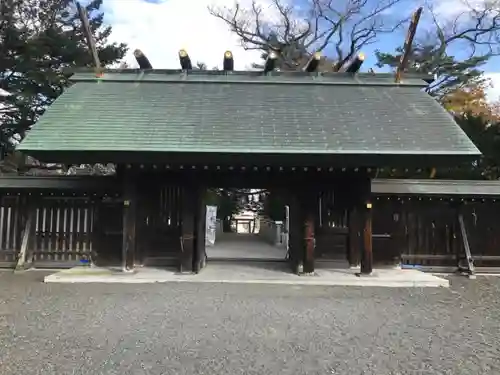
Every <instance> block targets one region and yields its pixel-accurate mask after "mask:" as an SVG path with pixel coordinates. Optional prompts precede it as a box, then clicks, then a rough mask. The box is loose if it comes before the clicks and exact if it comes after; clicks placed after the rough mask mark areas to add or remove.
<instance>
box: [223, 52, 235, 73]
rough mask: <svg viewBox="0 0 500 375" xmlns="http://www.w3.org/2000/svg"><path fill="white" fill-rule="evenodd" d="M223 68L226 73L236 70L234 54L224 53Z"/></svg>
mask: <svg viewBox="0 0 500 375" xmlns="http://www.w3.org/2000/svg"><path fill="white" fill-rule="evenodd" d="M222 67H223V69H224V71H226V72H232V71H233V70H234V59H233V53H232V52H231V51H226V52H225V53H224V61H223V63H222Z"/></svg>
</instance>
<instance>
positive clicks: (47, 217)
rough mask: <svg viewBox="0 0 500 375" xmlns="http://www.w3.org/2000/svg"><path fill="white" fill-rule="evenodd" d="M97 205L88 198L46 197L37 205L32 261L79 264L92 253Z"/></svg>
mask: <svg viewBox="0 0 500 375" xmlns="http://www.w3.org/2000/svg"><path fill="white" fill-rule="evenodd" d="M94 208H95V207H94V204H92V203H91V202H90V201H89V200H86V199H62V198H46V199H42V200H40V201H39V204H37V205H36V208H35V209H36V215H35V238H34V241H33V246H32V249H31V253H32V254H33V261H34V264H35V266H36V262H57V263H77V262H79V261H80V260H81V259H89V257H90V256H91V255H92V251H93V243H92V237H93V236H92V234H93V220H94Z"/></svg>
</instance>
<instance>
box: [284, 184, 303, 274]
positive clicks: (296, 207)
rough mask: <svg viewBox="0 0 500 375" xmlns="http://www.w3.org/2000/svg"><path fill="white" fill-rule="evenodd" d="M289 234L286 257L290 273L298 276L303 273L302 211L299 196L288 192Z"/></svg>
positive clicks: (293, 192)
mask: <svg viewBox="0 0 500 375" xmlns="http://www.w3.org/2000/svg"><path fill="white" fill-rule="evenodd" d="M288 196H289V200H288V205H289V233H288V257H289V262H290V266H291V268H292V272H293V273H296V274H300V273H302V272H304V263H303V257H302V256H301V253H302V249H303V242H304V235H303V232H302V225H301V223H302V219H301V218H302V212H301V211H302V210H301V208H302V207H301V205H300V196H299V194H297V192H296V191H293V190H291V191H289V194H288Z"/></svg>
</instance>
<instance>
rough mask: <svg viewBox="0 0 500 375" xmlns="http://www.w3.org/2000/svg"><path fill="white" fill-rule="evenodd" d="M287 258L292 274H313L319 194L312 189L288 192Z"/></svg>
mask: <svg viewBox="0 0 500 375" xmlns="http://www.w3.org/2000/svg"><path fill="white" fill-rule="evenodd" d="M290 195H291V197H290V198H291V199H290V226H289V256H290V263H291V265H292V271H293V272H294V273H298V274H301V273H306V274H310V273H313V272H314V259H315V248H316V238H315V226H316V217H317V212H318V199H319V194H318V192H317V191H316V190H314V189H304V188H302V189H300V190H295V191H292V192H290Z"/></svg>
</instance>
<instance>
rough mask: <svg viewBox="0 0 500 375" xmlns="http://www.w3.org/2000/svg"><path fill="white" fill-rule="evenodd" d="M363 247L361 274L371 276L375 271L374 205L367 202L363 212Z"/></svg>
mask: <svg viewBox="0 0 500 375" xmlns="http://www.w3.org/2000/svg"><path fill="white" fill-rule="evenodd" d="M363 211H364V212H363V214H364V215H363V242H362V243H363V246H362V253H361V274H363V275H369V274H371V273H372V271H373V241H372V238H373V233H372V204H371V202H367V203H366V204H365V207H364V210H363Z"/></svg>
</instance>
